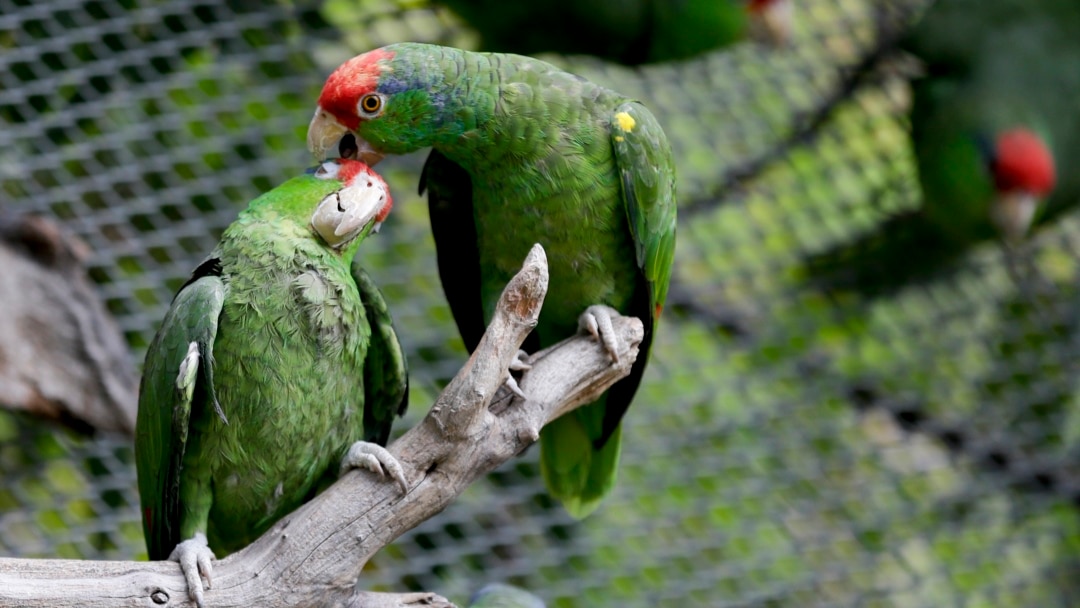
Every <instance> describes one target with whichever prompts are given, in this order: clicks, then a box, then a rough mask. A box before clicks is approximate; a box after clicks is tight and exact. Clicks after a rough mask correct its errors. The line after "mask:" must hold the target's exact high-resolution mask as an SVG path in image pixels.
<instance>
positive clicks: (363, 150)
mask: <svg viewBox="0 0 1080 608" xmlns="http://www.w3.org/2000/svg"><path fill="white" fill-rule="evenodd" d="M307 147H308V151H310V152H311V154H312V155H313V156H314V157H315V160H317V161H319V162H322V161H324V160H326V159H327V158H329V157H330V153H331V152H333V151H334V149H335V148H337V155H338V156H341V157H342V158H354V159H357V160H360V161H363V162H364V163H365V164H367V165H368V166H369V167H373V166H375V165H376V164H377V163H378V162H379V161H380V160H382V159H383V156H385V155H384V154H382V153H380V152H377V151H376V150H375V149H374V148H373V147H371V144H369V143H368V142H367V141H365V140H363V139H361V138H359V137H357V136H356V135H355V134H353V133H350V132H349V130H348V129H347V128H345V126H344V125H342V124H341V123H340V122H338V120H337V119H336V118H334V117H333V115H331V114H330V113H329V112H327V111H326V110H323V109H322V108H321V107H320V108H315V116H312V117H311V123H310V124H308V132H307Z"/></svg>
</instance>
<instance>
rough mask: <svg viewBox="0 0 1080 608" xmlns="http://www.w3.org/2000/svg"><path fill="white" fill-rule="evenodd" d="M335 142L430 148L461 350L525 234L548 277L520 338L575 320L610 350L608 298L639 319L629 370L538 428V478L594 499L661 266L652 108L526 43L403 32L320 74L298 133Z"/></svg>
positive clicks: (663, 203) (670, 220) (661, 216)
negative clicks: (516, 49)
mask: <svg viewBox="0 0 1080 608" xmlns="http://www.w3.org/2000/svg"><path fill="white" fill-rule="evenodd" d="M335 144H336V145H337V146H338V152H339V153H341V155H342V156H346V157H349V156H358V157H360V158H361V159H362V160H364V161H365V162H368V163H369V164H370V163H373V162H377V161H378V160H379V159H380V158H382V156H383V155H385V154H404V153H408V152H412V151H415V150H418V149H420V148H424V147H428V146H431V147H432V148H433V150H432V152H431V154H430V156H429V157H428V160H427V164H426V165H425V167H424V172H423V175H422V176H421V184H420V188H421V191H423V190H425V189H426V190H427V192H428V207H429V212H430V217H431V227H432V232H433V233H434V237H435V245H436V248H437V253H438V265H439V275H440V278H441V279H442V285H443V290H444V291H445V292H446V296H447V299H448V300H449V303H450V309H451V311H452V313H453V315H454V319H455V321H456V322H457V325H458V329H459V330H460V332H461V335H462V338H463V340H464V342H465V346H466V348H468V349H469V351H472V350H473V349H475V348H476V345H477V343H478V342H479V340H480V337H481V336H482V335H483V332H484V328H485V327H486V324H487V322H488V321H489V320H490V319H491V316H492V313H493V310H494V307H495V304H496V301H497V300H498V297H499V294H500V292H501V290H502V289H503V287H504V286H505V285H506V283H507V281H509V279H510V278H511V277H513V275H514V273H515V272H516V271H517V270H518V269H519V267H520V264H521V261H522V260H523V259H524V258H525V255H526V254H527V253H528V250H529V248H530V247H531V246H532V245H533V244H534V243H540V244H542V245H543V246H544V248H545V249H546V251H547V257H548V264H549V272H550V288H549V291H548V294H547V298H546V300H545V303H544V307H543V310H542V311H541V313H540V319H539V323H538V326H537V327H536V329H535V331H534V332H533V333H532V335H531V336H530V338H529V339H528V340H527V341H526V343H525V348H526V349H536V348H543V347H546V346H548V345H551V344H554V343H555V342H558V341H560V340H562V339H565V338H567V337H569V336H571V335H572V334H573V333H575V331H577V330H578V328H579V327H581V328H584V329H586V330H588V331H589V332H590V333H592V334H593V335H594V337H597V338H598V339H600V340H601V341H602V343H603V344H604V345H605V347H606V348H607V350H608V352H610V353H614V352H615V346H616V345H615V344H614V336H613V332H612V330H611V313H612V312H614V311H618V312H619V313H621V314H626V315H631V316H635V317H638V318H640V319H641V320H642V322H643V323H644V326H645V337H644V341H643V342H642V344H641V349H640V354H639V356H638V358H637V360H636V362H635V363H634V366H633V368H632V370H631V373H630V375H629V376H628V377H627V378H625V379H623V380H621V381H620V382H618V383H616V384H615V385H614V386H613V387H612V388H611V389H610V390H608V392H607V393H605V395H604V396H602V397H601V398H600V400H598V401H597V402H595V403H592V404H588V405H585V406H584V407H582V408H580V409H578V410H576V411H574V412H572V413H570V414H568V415H566V416H563V417H561V418H559V419H558V420H555V421H553V422H552V423H550V424H549V425H547V426H546V427H545V428H544V429H543V431H542V433H541V470H542V473H543V476H544V479H545V480H546V482H547V486H548V488H549V490H550V491H551V493H552V494H553V495H554V496H555V497H557V498H558V499H559V500H561V501H562V503H563V505H564V506H565V507H566V509H567V510H568V511H569V512H570V513H571V514H572V515H574V516H576V517H584V516H585V515H587V514H588V513H590V512H591V511H592V510H593V509H595V508H596V507H597V506H598V505H599V502H600V500H601V499H602V498H603V496H604V495H605V494H607V492H608V491H610V489H611V488H612V486H613V485H614V482H615V475H616V469H617V467H618V460H619V446H620V443H621V440H620V424H619V423H620V420H621V419H622V416H623V414H624V413H625V412H626V409H627V408H628V407H629V405H630V401H631V399H632V398H633V396H634V393H635V392H636V391H637V387H638V384H639V382H640V381H641V375H642V373H643V372H644V371H645V364H646V361H647V360H648V355H649V349H650V346H651V344H652V339H653V333H654V329H655V325H656V322H657V319H658V318H659V316H660V313H661V310H662V309H663V305H664V299H665V297H666V294H667V289H668V282H669V279H670V277H671V264H672V259H673V257H674V250H675V166H674V161H673V159H672V155H671V150H670V147H669V146H668V142H667V139H666V137H665V135H664V132H663V131H662V130H661V128H660V125H659V124H658V123H657V121H656V119H655V118H654V117H653V115H652V114H651V113H650V112H649V111H648V110H647V109H646V108H645V107H644V106H642V105H641V104H640V103H637V102H635V101H633V100H631V99H627V98H625V97H623V96H622V95H620V94H618V93H616V92H614V91H610V90H608V89H605V88H603V87H600V86H598V85H596V84H593V83H591V82H589V81H587V80H585V79H583V78H580V77H578V76H575V75H573V74H569V73H567V72H564V71H562V70H559V69H558V68H556V67H554V66H552V65H550V64H548V63H545V62H543V61H539V60H537V59H533V58H530V57H522V56H519V55H504V54H489V53H472V52H468V51H461V50H458V49H451V48H445V47H439V46H433V45H426V44H414V43H402V44H394V45H390V46H387V47H383V48H380V49H376V50H373V51H370V52H368V53H365V54H363V55H360V56H357V57H355V58H353V59H351V60H349V61H348V62H346V63H345V64H344V65H342V66H341V67H339V68H338V69H337V70H336V71H335V72H334V73H333V74H332V75H331V76H330V77H329V79H328V80H327V81H326V84H325V86H324V88H323V91H322V95H321V96H320V98H319V102H318V108H317V109H316V112H315V116H314V118H313V119H312V122H311V125H310V126H309V128H308V147H309V149H310V150H311V152H312V153H313V154H314V155H315V156H316V157H317V158H325V157H326V156H327V153H328V152H329V151H330V149H331V148H332V147H333V146H334V145H335ZM612 309H614V310H612Z"/></svg>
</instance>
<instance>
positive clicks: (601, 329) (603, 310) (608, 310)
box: [578, 304, 619, 363]
mask: <svg viewBox="0 0 1080 608" xmlns="http://www.w3.org/2000/svg"><path fill="white" fill-rule="evenodd" d="M618 315H619V311H617V310H615V309H614V308H612V307H610V306H605V305H603V304H593V305H592V306H590V307H588V308H586V309H585V312H583V313H581V316H579V317H578V329H579V330H582V331H586V332H589V334H590V335H592V337H593V338H595V339H596V340H598V341H599V342H600V343H601V344H603V346H604V350H606V351H607V352H608V354H609V355H611V360H612V361H614V362H615V363H618V362H619V339H618V337H617V336H616V335H615V327H614V326H613V325H612V322H611V319H612V318H613V317H616V316H618Z"/></svg>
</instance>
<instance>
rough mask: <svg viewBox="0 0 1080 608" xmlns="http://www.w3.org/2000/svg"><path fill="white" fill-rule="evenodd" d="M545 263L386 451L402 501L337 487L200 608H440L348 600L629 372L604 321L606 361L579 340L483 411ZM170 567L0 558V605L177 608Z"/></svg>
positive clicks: (541, 288)
mask: <svg viewBox="0 0 1080 608" xmlns="http://www.w3.org/2000/svg"><path fill="white" fill-rule="evenodd" d="M547 276H548V273H547V260H546V257H545V255H544V250H543V248H542V247H540V246H539V245H535V246H534V247H533V249H532V251H531V252H530V253H529V256H528V258H527V259H526V260H525V264H524V267H523V269H522V270H521V272H519V273H518V275H517V276H516V277H514V279H513V280H511V281H510V283H509V284H508V285H507V287H506V289H505V290H504V292H503V295H502V297H501V298H500V300H499V305H498V308H497V310H496V312H495V316H494V318H493V319H492V322H491V324H490V325H489V326H488V329H487V332H486V333H485V334H484V337H483V339H482V340H481V341H480V345H479V346H478V347H477V349H476V351H475V352H474V353H473V356H472V357H470V358H469V360H468V362H467V363H466V364H465V366H464V367H463V368H462V370H461V371H460V372H459V373H458V375H457V377H455V378H454V380H453V381H451V383H450V385H449V386H447V387H446V390H445V391H444V392H443V394H442V395H441V396H440V397H439V399H438V400H437V401H436V403H435V405H434V406H433V407H432V409H431V411H430V412H429V413H428V415H427V416H426V417H425V418H424V419H423V421H421V422H420V423H419V424H418V425H416V426H415V427H414V428H412V429H410V430H409V431H408V432H407V433H405V435H404V436H402V437H401V438H400V439H398V440H397V441H395V442H394V443H393V444H391V445H390V446H389V448H388V449H389V450H390V452H391V453H392V454H393V455H394V456H395V457H396V458H397V459H398V460H399V461H400V462H401V464H402V466H403V467H404V468H405V475H406V478H407V479H408V481H409V484H408V487H409V489H408V492H406V493H405V494H404V495H402V494H401V492H400V491H399V489H398V487H397V486H396V485H395V484H393V483H390V482H389V481H387V480H382V479H379V478H377V477H375V476H374V475H373V474H371V473H368V472H366V471H353V472H350V473H349V474H347V475H345V476H344V477H343V478H342V479H341V480H339V481H338V482H337V483H335V484H334V485H333V486H332V487H331V488H330V489H328V490H327V491H326V492H324V493H322V494H321V495H319V496H318V497H316V498H315V499H314V500H312V501H311V502H309V503H307V504H305V505H304V506H302V507H300V508H299V509H297V510H296V511H295V512H294V513H292V514H291V515H289V516H288V517H285V518H283V519H282V520H281V521H279V522H278V523H277V524H275V525H274V527H273V528H271V529H270V530H269V531H268V532H267V533H266V534H264V535H263V536H262V537H261V538H259V539H258V540H257V541H255V542H254V543H253V544H252V545H250V546H249V547H247V548H245V549H244V550H242V551H240V552H238V553H235V554H233V555H231V556H229V557H227V558H225V559H223V560H221V561H220V562H218V563H217V565H216V566H215V568H214V581H213V588H212V589H210V590H209V591H208V592H207V593H206V602H207V604H208V605H210V606H214V607H229V606H266V607H270V608H273V607H277V606H343V607H361V606H362V607H365V608H389V607H404V606H449V605H450V604H449V602H447V601H446V600H445V599H443V598H441V597H439V596H436V595H433V594H415V593H414V594H378V593H369V592H364V591H356V589H355V588H356V586H357V583H358V581H359V582H360V583H361V584H362V582H363V581H362V579H361V578H360V575H361V569H362V568H363V566H364V564H365V563H366V562H367V561H368V560H369V559H370V558H371V557H372V556H373V555H374V554H375V553H376V552H377V551H379V550H380V549H382V548H383V547H385V546H386V545H388V544H389V543H391V542H392V541H393V540H394V539H395V538H397V537H398V536H400V535H401V534H402V533H404V532H405V531H407V530H409V529H411V528H413V527H415V526H417V525H418V524H420V523H421V522H423V521H424V520H426V519H428V518H430V517H432V516H433V515H435V514H437V513H439V512H440V511H442V510H443V509H444V508H446V506H447V505H449V504H450V501H452V500H453V499H454V498H455V497H456V496H457V495H458V494H460V493H461V492H462V491H463V490H464V489H465V488H466V487H468V485H469V484H470V483H472V482H473V481H474V480H476V479H477V478H478V477H480V476H482V475H484V474H485V473H487V472H489V471H491V470H492V469H494V468H495V467H497V466H498V465H500V464H501V463H503V462H505V461H506V460H508V459H510V458H511V457H513V456H514V455H516V454H518V453H520V452H521V451H522V450H523V449H524V448H525V447H527V446H528V445H529V444H531V443H532V442H534V441H536V439H537V438H538V437H539V433H540V429H541V428H542V427H543V425H544V424H545V423H546V422H548V421H550V420H553V419H554V418H556V417H557V416H559V415H560V414H562V413H565V412H568V411H570V410H572V409H573V408H574V407H577V406H579V405H581V404H583V403H587V402H589V401H592V400H593V399H595V398H596V397H598V396H599V395H600V393H602V392H603V391H604V390H606V389H607V388H608V387H610V386H611V385H612V384H614V383H615V382H616V381H618V380H619V379H621V378H623V377H624V376H626V375H627V374H628V373H630V367H631V365H633V363H634V360H635V359H636V358H637V350H638V345H639V344H640V342H641V339H642V336H643V329H642V325H641V322H640V321H639V320H638V319H633V318H627V317H618V318H616V319H615V320H614V321H615V323H614V325H615V331H616V333H617V335H618V337H619V344H620V348H619V352H618V354H619V362H618V363H615V364H613V363H612V362H611V358H610V357H609V355H608V354H607V353H606V352H605V351H604V349H603V347H601V346H600V345H598V344H596V343H595V342H594V341H593V340H592V338H591V337H589V336H576V337H573V338H570V339H568V340H566V341H564V342H561V343H560V344H557V345H555V346H554V347H552V348H549V349H547V350H545V351H543V352H541V353H537V354H536V355H534V357H533V358H532V361H531V363H532V366H533V367H532V369H531V370H529V371H528V372H526V373H525V375H524V377H523V378H522V380H521V382H520V386H521V388H522V390H524V391H525V393H526V395H528V396H529V397H528V398H527V399H525V400H521V399H515V400H514V401H513V403H512V404H511V405H510V407H507V408H504V409H502V410H501V411H500V412H499V413H498V414H495V413H493V412H492V411H491V410H490V408H489V404H490V402H491V399H492V397H493V396H494V395H495V393H496V391H497V390H498V388H499V387H500V386H501V385H502V384H503V382H504V381H505V379H506V376H507V368H508V367H509V364H510V362H511V360H512V359H513V358H514V356H515V355H516V353H517V349H518V348H519V347H520V345H521V343H522V341H523V340H524V339H525V337H526V336H527V335H528V334H529V332H530V331H531V329H532V328H533V327H534V326H535V325H536V320H537V318H538V317H539V314H540V308H541V305H542V303H543V299H544V295H545V293H546V292H547ZM190 605H191V604H190V602H189V601H188V599H187V592H186V588H185V584H184V579H183V578H182V577H181V575H180V569H179V567H178V566H177V564H175V563H172V562H91V561H76V560H28V559H0V606H29V607H55V606H84V607H95V606H146V607H161V606H190Z"/></svg>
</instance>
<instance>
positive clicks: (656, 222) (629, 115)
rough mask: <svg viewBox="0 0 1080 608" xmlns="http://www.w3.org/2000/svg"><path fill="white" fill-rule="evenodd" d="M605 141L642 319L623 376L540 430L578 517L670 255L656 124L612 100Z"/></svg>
mask: <svg viewBox="0 0 1080 608" xmlns="http://www.w3.org/2000/svg"><path fill="white" fill-rule="evenodd" d="M611 125H612V126H611V131H612V132H611V141H612V148H613V150H614V154H615V164H616V166H617V167H618V170H619V178H620V183H621V187H622V199H623V203H624V205H625V207H626V219H627V224H628V225H629V228H630V233H631V235H632V237H633V241H634V255H635V257H636V259H637V264H638V268H639V273H638V276H637V277H636V279H635V278H630V277H627V279H626V280H633V281H635V283H636V286H637V287H636V288H635V295H634V297H633V298H632V301H631V303H630V308H629V310H623V311H622V312H623V313H624V314H629V315H632V316H636V317H639V318H640V319H641V321H642V323H643V324H644V326H645V335H644V338H643V340H642V343H641V347H640V352H639V354H638V358H637V361H636V362H635V363H634V367H633V368H632V369H631V371H630V375H629V376H628V377H627V378H625V379H623V380H621V381H619V382H618V383H616V384H615V385H614V386H613V387H612V388H611V389H610V390H609V391H608V392H607V394H605V395H604V396H603V397H601V399H600V400H599V401H597V402H595V403H591V404H589V405H586V406H584V407H582V408H580V409H578V410H576V411H575V412H573V413H572V414H570V415H567V416H563V417H562V418H560V419H558V420H555V421H553V422H551V423H550V424H548V426H547V427H545V428H544V432H543V433H542V434H541V454H540V464H541V473H542V474H543V476H544V480H545V482H546V483H547V486H548V489H549V490H550V491H551V493H552V495H554V496H555V497H556V498H558V499H559V500H560V501H562V503H563V505H564V507H565V508H566V510H567V512H569V513H570V514H571V515H573V516H574V517H577V518H582V517H585V516H586V515H588V514H589V513H591V512H592V511H593V510H595V509H596V508H597V506H599V504H600V501H601V500H602V499H603V497H604V496H605V495H607V493H608V492H609V491H611V489H612V488H613V487H614V485H615V477H616V473H617V471H618V466H619V453H620V445H621V443H622V433H621V427H620V421H621V420H622V416H623V414H624V413H625V412H626V409H627V408H628V407H629V405H630V401H631V400H632V399H633V397H634V393H635V392H637V387H638V385H639V383H640V382H641V376H642V374H644V372H645V364H646V362H647V361H648V358H649V350H650V348H651V346H652V336H653V329H654V327H655V325H656V321H657V319H658V318H659V316H660V313H661V311H662V310H663V307H664V300H665V299H666V297H667V290H668V283H669V282H670V280H671V265H672V262H673V260H674V257H675V219H676V216H675V164H674V160H673V158H672V153H671V148H670V147H669V146H668V143H667V138H666V137H665V135H664V132H663V130H662V129H661V128H660V125H659V123H657V122H656V119H655V118H654V117H653V115H652V114H651V113H650V112H649V111H648V110H647V109H646V108H645V107H644V106H642V105H641V104H639V103H636V102H627V103H624V104H622V105H620V106H619V107H618V108H617V109H616V111H615V113H614V114H613V115H612V117H611Z"/></svg>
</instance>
